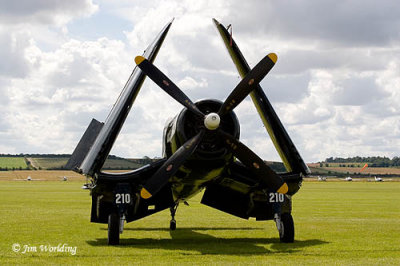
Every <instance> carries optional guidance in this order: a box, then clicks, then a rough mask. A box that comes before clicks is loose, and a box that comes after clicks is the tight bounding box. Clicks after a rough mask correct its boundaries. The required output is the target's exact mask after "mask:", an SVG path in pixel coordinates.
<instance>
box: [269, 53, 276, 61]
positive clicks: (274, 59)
mask: <svg viewBox="0 0 400 266" xmlns="http://www.w3.org/2000/svg"><path fill="white" fill-rule="evenodd" d="M268 57H269V59H271V61H272V62H274V64H275V63H276V61H277V60H278V56H277V55H276V54H275V53H270V54H269V55H268Z"/></svg>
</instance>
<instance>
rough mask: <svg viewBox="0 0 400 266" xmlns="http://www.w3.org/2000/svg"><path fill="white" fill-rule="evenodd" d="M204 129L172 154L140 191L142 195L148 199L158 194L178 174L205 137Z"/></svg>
mask: <svg viewBox="0 0 400 266" xmlns="http://www.w3.org/2000/svg"><path fill="white" fill-rule="evenodd" d="M203 135H204V130H202V131H200V132H199V133H198V134H197V135H196V136H194V137H193V138H191V139H189V140H188V141H186V142H185V144H183V145H182V146H181V147H180V148H179V149H178V150H177V151H176V152H175V153H174V154H172V156H171V157H170V158H169V159H168V160H167V161H166V162H165V163H164V164H163V165H162V166H161V167H160V169H158V170H157V172H156V173H155V174H154V175H153V176H151V177H150V179H149V180H147V182H146V184H145V185H144V187H143V188H142V190H141V191H140V196H141V197H142V198H144V199H148V198H150V197H151V196H153V195H154V194H156V193H157V192H158V191H159V190H160V189H161V188H162V187H163V186H164V185H165V184H167V183H168V180H169V179H170V178H171V177H172V176H173V175H175V174H176V172H177V171H178V169H179V167H181V165H182V164H183V163H184V162H185V161H186V160H187V158H189V156H190V155H192V153H193V152H194V150H195V149H196V147H197V145H199V143H200V141H201V140H202V139H203Z"/></svg>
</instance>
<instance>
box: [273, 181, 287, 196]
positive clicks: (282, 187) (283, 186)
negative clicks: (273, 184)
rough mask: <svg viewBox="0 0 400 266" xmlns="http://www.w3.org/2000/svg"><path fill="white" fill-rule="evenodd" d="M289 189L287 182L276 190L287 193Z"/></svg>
mask: <svg viewBox="0 0 400 266" xmlns="http://www.w3.org/2000/svg"><path fill="white" fill-rule="evenodd" d="M288 190H289V187H288V185H287V184H286V183H283V185H282V186H281V187H280V188H279V189H278V190H277V191H276V192H278V193H281V194H286V193H287V192H288Z"/></svg>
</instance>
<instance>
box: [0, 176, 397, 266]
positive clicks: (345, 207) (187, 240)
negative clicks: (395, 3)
mask: <svg viewBox="0 0 400 266" xmlns="http://www.w3.org/2000/svg"><path fill="white" fill-rule="evenodd" d="M81 185H82V184H81V183H80V182H61V181H59V182H51V181H43V182H41V181H37V182H34V181H32V182H26V181H14V182H8V181H1V182H0V202H1V204H0V217H1V219H0V232H1V234H0V264H2V265H7V264H21V263H26V264H43V263H48V264H122V263H123V264H133V263H135V264H146V265H149V264H174V265H175V264H227V263H229V264H285V265H287V264H289V265H299V264H300V265H309V264H317V265H320V264H324V265H326V264H329V265H332V264H339V265H349V264H356V265H383V264H385V265H386V264H393V265H398V264H400V204H399V202H400V193H399V190H400V182H384V183H372V182H354V183H350V182H349V183H347V182H305V183H304V185H303V188H302V189H301V190H300V191H299V193H298V194H296V195H295V197H294V201H293V208H294V210H293V216H294V220H295V226H296V241H295V243H292V244H282V243H279V239H278V234H277V231H276V228H275V225H274V223H273V222H272V221H267V222H256V221H254V220H250V221H247V220H242V219H239V218H236V217H233V216H230V215H228V214H225V213H222V212H219V211H217V210H214V209H211V208H209V207H206V206H203V205H201V204H200V203H199V200H200V195H199V196H198V197H196V198H194V199H192V200H190V201H189V204H190V206H189V207H187V206H184V205H182V206H180V207H179V209H178V212H177V217H176V218H177V221H178V224H177V226H178V229H177V230H176V231H175V232H172V233H170V232H169V230H168V229H167V228H168V226H169V219H170V217H169V211H164V212H161V213H159V214H156V215H153V216H150V217H147V218H145V219H143V220H140V221H137V222H132V223H129V224H128V225H127V226H126V228H125V231H124V233H123V234H122V236H121V245H120V246H107V245H106V241H107V240H106V237H107V230H106V225H101V224H91V223H90V222H89V214H90V205H91V202H90V201H91V199H90V196H89V195H88V194H89V193H88V191H83V190H81V189H80V186H81ZM14 243H19V244H20V245H21V246H22V247H23V245H29V246H30V247H34V246H36V247H37V249H38V251H37V252H28V253H25V254H21V252H18V253H15V252H13V251H12V245H13V244H14ZM58 244H67V245H68V246H69V247H75V246H76V247H77V250H76V255H71V254H69V253H62V252H59V253H56V252H53V253H50V252H40V250H39V247H40V245H51V246H57V245H58Z"/></svg>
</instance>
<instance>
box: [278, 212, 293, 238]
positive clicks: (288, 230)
mask: <svg viewBox="0 0 400 266" xmlns="http://www.w3.org/2000/svg"><path fill="white" fill-rule="evenodd" d="M279 238H280V241H281V242H282V243H293V242H294V222H293V217H292V215H291V214H290V213H287V212H285V213H282V215H281V230H280V231H279Z"/></svg>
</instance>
